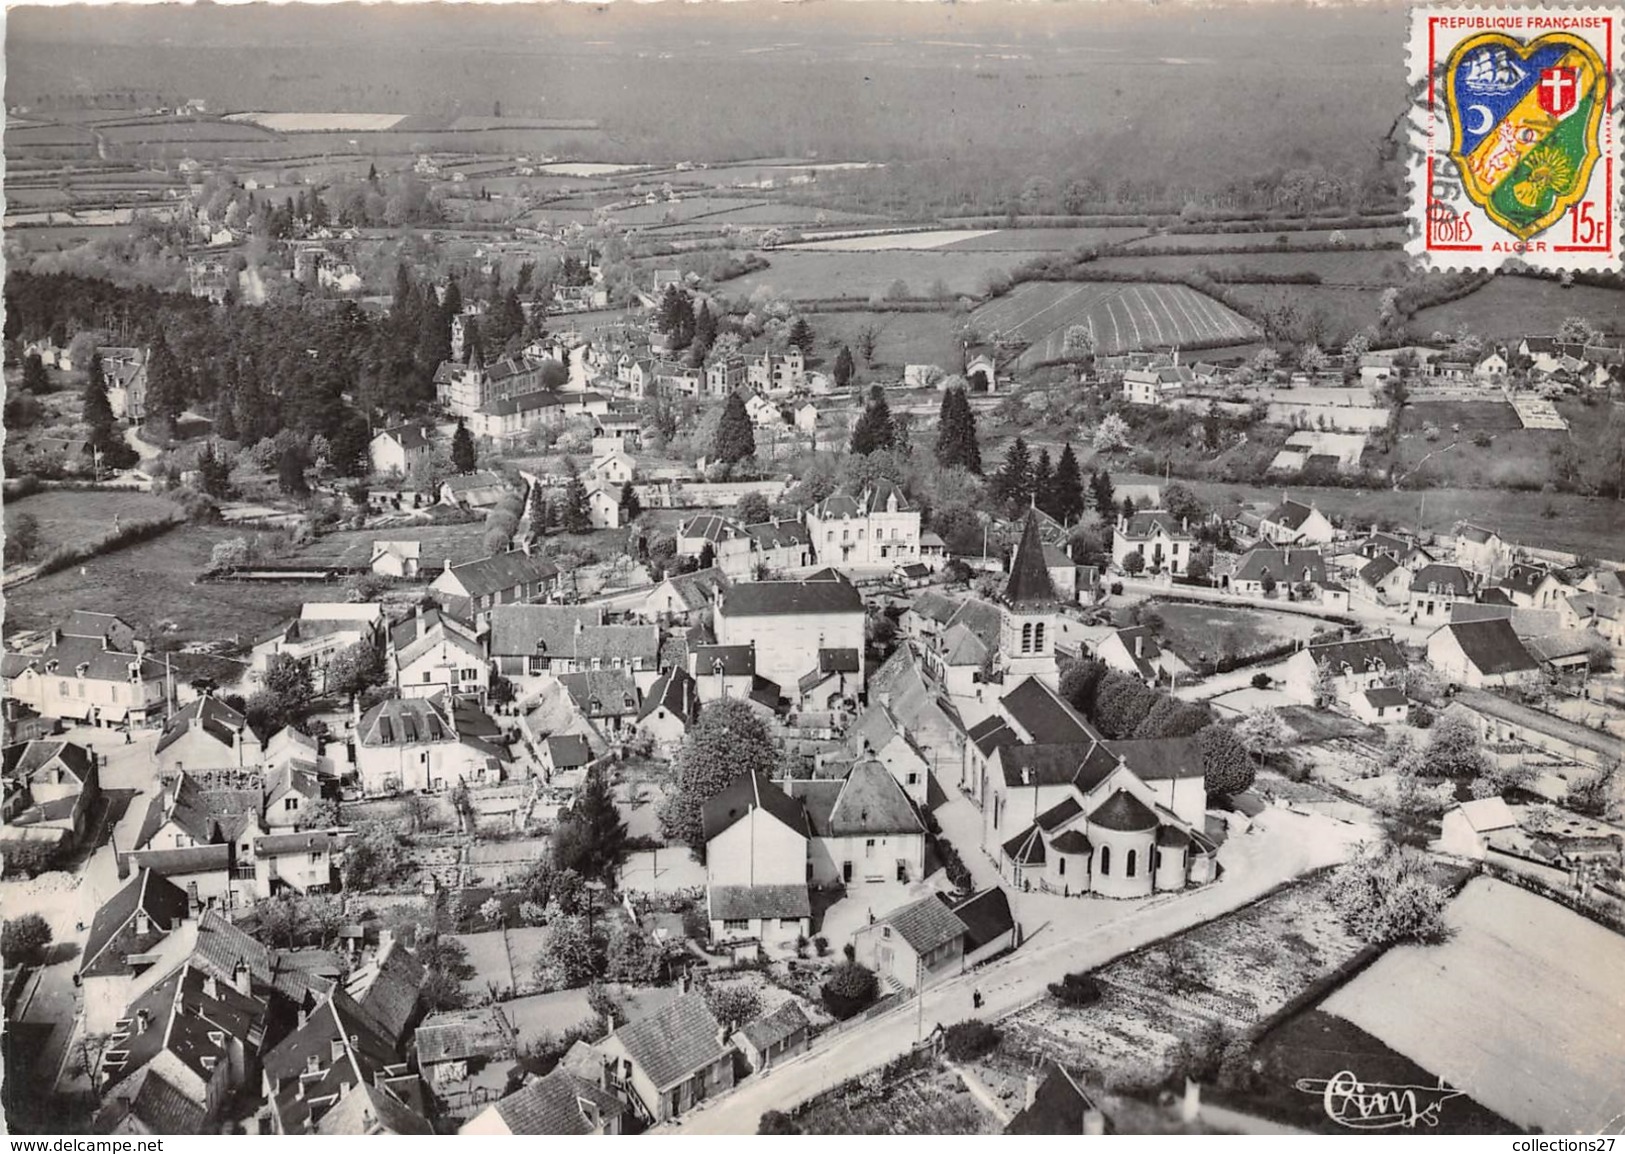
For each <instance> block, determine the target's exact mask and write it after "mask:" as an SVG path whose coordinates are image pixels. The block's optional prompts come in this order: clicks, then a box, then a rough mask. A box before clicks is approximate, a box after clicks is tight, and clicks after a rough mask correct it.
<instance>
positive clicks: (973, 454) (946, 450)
mask: <svg viewBox="0 0 1625 1154" xmlns="http://www.w3.org/2000/svg"><path fill="white" fill-rule="evenodd" d="M937 461H938V462H939V463H940V464H942V465H944V466H946V467H948V468H960V469H965V470H967V471H969V472H972V473H977V474H980V473H981V471H982V448H981V446H980V445H979V444H978V443H977V440H976V414H975V413H974V412H972V411H971V407H970V401H969V400H968V399H967V398H966V396H965V390H964V389H962V388H952V389H949V390H948V391H947V392H945V393H943V395H942V408H941V410H940V415H939V417H938V419H937Z"/></svg>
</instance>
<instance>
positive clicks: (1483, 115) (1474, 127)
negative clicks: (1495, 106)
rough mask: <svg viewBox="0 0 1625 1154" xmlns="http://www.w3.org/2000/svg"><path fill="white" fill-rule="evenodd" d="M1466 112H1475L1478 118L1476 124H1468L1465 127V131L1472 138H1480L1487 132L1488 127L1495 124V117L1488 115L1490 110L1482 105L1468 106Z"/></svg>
mask: <svg viewBox="0 0 1625 1154" xmlns="http://www.w3.org/2000/svg"><path fill="white" fill-rule="evenodd" d="M1467 111H1468V112H1476V113H1478V115H1479V117H1480V119H1479V122H1478V123H1477V124H1469V125H1468V126H1467V130H1468V131H1469V132H1471V133H1472V134H1473V135H1474V136H1482V135H1483V134H1484V133H1486V132H1488V131H1489V129H1490V125H1492V124H1494V123H1495V117H1494V116H1492V115H1490V110H1489V109H1488V108H1487V107H1485V106H1484V105H1482V104H1469V105H1468V106H1467Z"/></svg>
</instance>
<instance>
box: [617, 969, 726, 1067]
mask: <svg viewBox="0 0 1625 1154" xmlns="http://www.w3.org/2000/svg"><path fill="white" fill-rule="evenodd" d="M721 1032H722V1025H721V1023H719V1022H718V1021H717V1019H716V1017H715V1015H713V1014H712V1013H711V1008H710V1007H709V1006H707V1005H706V1002H705V995H703V994H701V993H699V992H698V991H695V992H694V993H690V994H684V995H683V996H682V997H680V998H678V999H677V1000H676V1001H673V1002H670V1003H668V1004H667V1005H666V1006H664V1007H663V1008H661V1009H659V1010H656V1011H655V1012H654V1013H653V1014H650V1015H648V1016H647V1017H644V1018H639V1019H638V1020H637V1021H635V1022H629V1023H627V1024H626V1025H625V1026H622V1027H621V1028H620V1029H619V1030H616V1031H615V1033H614V1034H612V1035H611V1037H613V1038H616V1039H618V1040H619V1041H620V1043H621V1045H622V1046H624V1047H625V1049H626V1052H627V1054H628V1055H629V1056H630V1057H631V1059H632V1061H634V1062H635V1063H637V1065H638V1066H639V1067H641V1068H642V1070H643V1072H644V1074H645V1075H646V1076H647V1077H648V1079H649V1081H651V1082H653V1083H654V1086H655V1089H656V1090H661V1091H663V1090H666V1089H669V1088H670V1087H672V1086H675V1085H676V1084H677V1083H678V1082H681V1081H682V1080H683V1079H685V1078H688V1077H690V1076H692V1075H693V1074H694V1073H695V1072H696V1071H698V1070H702V1069H704V1068H705V1067H707V1066H709V1065H711V1064H712V1063H713V1062H715V1061H717V1060H718V1059H719V1058H721V1057H722V1056H723V1054H724V1053H725V1052H726V1051H725V1050H724V1049H723V1045H722V1043H721V1042H720V1041H719V1040H718V1035H719V1034H720V1033H721Z"/></svg>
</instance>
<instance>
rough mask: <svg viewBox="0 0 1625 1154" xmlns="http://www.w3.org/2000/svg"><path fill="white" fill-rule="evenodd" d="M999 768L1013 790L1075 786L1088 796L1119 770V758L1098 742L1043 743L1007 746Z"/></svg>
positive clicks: (1002, 751)
mask: <svg viewBox="0 0 1625 1154" xmlns="http://www.w3.org/2000/svg"><path fill="white" fill-rule="evenodd" d="M999 767H1000V769H1001V770H1002V771H1003V773H1004V782H1005V785H1007V786H1009V787H1011V788H1015V787H1017V786H1022V787H1026V786H1047V785H1067V784H1075V785H1077V786H1078V788H1079V789H1081V790H1083V791H1084V792H1085V793H1087V792H1089V790H1091V789H1093V788H1094V787H1095V786H1096V785H1099V784H1100V783H1101V782H1102V781H1104V780H1105V779H1106V775H1107V774H1109V773H1111V771H1112V770H1114V769H1116V768H1117V757H1116V755H1114V754H1112V753H1111V752H1110V751H1109V750H1108V749H1107V748H1106V746H1105V744H1104V743H1102V742H1099V741H1066V742H1053V743H1052V742H1042V743H1034V744H1030V745H1009V746H1005V747H1004V748H1003V749H1001V750H1000V751H999Z"/></svg>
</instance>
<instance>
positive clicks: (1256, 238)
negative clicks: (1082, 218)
mask: <svg viewBox="0 0 1625 1154" xmlns="http://www.w3.org/2000/svg"><path fill="white" fill-rule="evenodd" d="M1283 236H1284V237H1286V243H1285V244H1280V242H1279V240H1278V238H1279V237H1283ZM1332 236H1333V233H1332V230H1330V229H1309V230H1306V231H1302V232H1296V231H1294V232H1159V233H1157V234H1156V235H1154V236H1148V237H1146V238H1145V239H1144V240H1141V241H1136V242H1134V243H1133V244H1131V245H1129V248H1130V249H1134V248H1188V249H1191V250H1192V251H1197V250H1201V249H1225V248H1240V247H1243V246H1251V245H1260V244H1268V245H1277V246H1279V248H1280V249H1281V250H1282V251H1287V252H1290V251H1291V250H1292V249H1294V248H1303V247H1306V246H1308V245H1322V244H1330V243H1332ZM1342 237H1343V239H1344V241H1346V242H1347V243H1348V244H1351V245H1352V244H1391V245H1402V244H1404V243H1405V230H1404V229H1403V228H1348V229H1343V230H1342Z"/></svg>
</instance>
